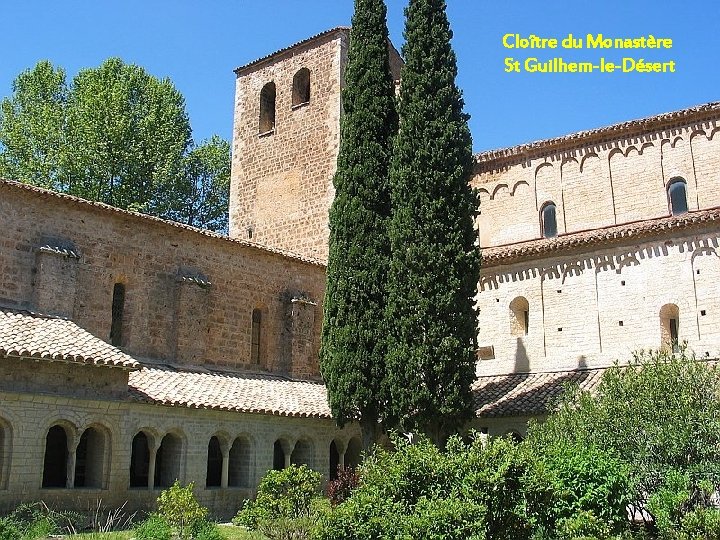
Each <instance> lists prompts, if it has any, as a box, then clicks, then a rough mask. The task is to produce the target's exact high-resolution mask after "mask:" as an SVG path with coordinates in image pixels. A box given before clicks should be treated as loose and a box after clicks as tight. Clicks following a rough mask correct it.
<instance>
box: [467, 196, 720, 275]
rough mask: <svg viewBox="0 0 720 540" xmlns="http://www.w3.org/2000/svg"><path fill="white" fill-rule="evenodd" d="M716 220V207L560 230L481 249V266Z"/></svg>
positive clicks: (718, 210)
mask: <svg viewBox="0 0 720 540" xmlns="http://www.w3.org/2000/svg"><path fill="white" fill-rule="evenodd" d="M716 221H720V206H715V207H712V208H704V209H702V210H694V211H691V212H687V213H685V214H682V215H679V216H662V217H657V218H650V219H645V220H639V221H630V222H627V223H619V224H616V225H608V226H606V227H599V228H595V229H585V230H582V231H575V232H571V233H564V234H562V235H559V236H556V237H554V238H534V239H532V240H524V241H522V242H514V243H511V244H503V245H500V246H489V247H484V248H481V252H482V262H483V266H484V267H488V266H497V265H500V264H508V263H511V262H516V261H518V260H521V259H525V258H529V257H532V258H537V257H538V256H542V255H545V254H551V253H555V252H558V251H562V250H565V249H567V248H579V247H582V246H585V245H589V244H595V243H599V242H618V241H624V240H627V239H628V238H642V237H649V236H653V235H655V234H661V233H662V232H664V231H667V230H668V229H688V228H694V227H700V226H702V225H704V224H706V223H709V222H716Z"/></svg>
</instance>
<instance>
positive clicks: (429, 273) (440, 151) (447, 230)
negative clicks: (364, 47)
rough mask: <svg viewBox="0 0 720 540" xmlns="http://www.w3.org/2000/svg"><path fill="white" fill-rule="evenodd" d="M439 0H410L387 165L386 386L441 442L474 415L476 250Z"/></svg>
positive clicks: (409, 420) (464, 146) (468, 153)
mask: <svg viewBox="0 0 720 540" xmlns="http://www.w3.org/2000/svg"><path fill="white" fill-rule="evenodd" d="M445 8H446V4H445V1H444V0H410V3H409V5H408V7H407V8H406V10H405V17H406V23H405V24H406V26H405V45H404V46H403V56H404V59H405V66H404V68H403V70H402V74H401V79H402V83H401V85H400V101H399V105H398V113H399V116H400V125H399V131H398V135H397V139H396V141H395V150H394V157H393V161H392V166H391V173H390V179H391V186H392V208H393V216H392V220H391V225H390V241H391V247H392V262H391V267H390V273H389V285H388V289H389V297H388V309H387V314H388V320H389V321H392V324H393V326H392V332H391V337H390V340H389V351H388V357H387V384H388V388H389V392H390V395H391V399H392V410H393V412H394V415H395V417H396V419H397V420H398V421H400V424H401V425H402V427H403V428H404V429H408V430H417V431H421V432H424V433H426V434H427V435H428V436H429V437H430V438H431V439H432V440H433V441H434V442H436V443H438V444H443V443H444V441H445V439H446V438H447V436H448V435H450V434H452V433H453V432H455V431H456V430H457V429H458V428H460V427H461V426H462V425H463V424H464V423H465V422H467V421H468V420H469V419H470V418H472V416H473V406H472V394H471V389H470V387H471V384H472V382H473V380H474V378H475V350H476V346H477V317H476V310H475V307H474V305H475V303H474V296H475V292H476V287H477V283H478V279H479V271H480V257H479V253H478V251H477V249H476V246H475V241H476V236H477V233H476V231H475V228H474V225H473V218H474V216H475V215H476V213H477V208H478V200H477V195H476V193H475V191H474V190H473V189H471V188H470V186H469V184H468V181H469V179H470V174H471V170H472V140H471V137H470V131H469V129H468V125H467V119H468V116H467V115H466V114H464V113H463V99H462V95H461V92H460V90H459V89H458V87H457V86H456V84H455V76H456V74H457V66H456V60H455V53H454V52H453V50H452V47H451V46H450V39H451V38H452V32H451V30H450V25H449V23H448V19H447V14H446V11H445Z"/></svg>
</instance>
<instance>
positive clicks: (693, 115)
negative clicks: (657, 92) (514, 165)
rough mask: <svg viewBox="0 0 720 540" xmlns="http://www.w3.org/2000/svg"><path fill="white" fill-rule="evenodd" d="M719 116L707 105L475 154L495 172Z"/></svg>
mask: <svg viewBox="0 0 720 540" xmlns="http://www.w3.org/2000/svg"><path fill="white" fill-rule="evenodd" d="M719 116H720V102H711V103H704V104H702V105H698V106H696V107H689V108H687V109H681V110H679V111H672V112H669V113H663V114H658V115H655V116H649V117H647V118H640V119H637V120H629V121H627V122H621V123H619V124H613V125H610V126H604V127H601V128H597V129H591V130H587V131H579V132H577V133H570V134H568V135H563V136H561V137H555V138H552V139H544V140H540V141H535V142H531V143H526V144H520V145H518V146H511V147H509V148H499V149H496V150H488V151H487V152H480V153H479V154H476V155H475V162H476V164H477V166H478V168H479V169H480V170H494V169H495V168H497V167H498V166H500V165H503V164H506V163H508V162H518V161H523V160H530V159H533V158H537V157H541V156H544V155H548V154H552V153H556V152H560V151H568V150H571V149H573V148H581V147H585V146H591V145H596V144H600V143H603V142H607V141H611V140H619V139H623V138H628V137H633V136H637V135H641V134H644V133H651V132H654V131H659V130H661V129H668V128H673V127H679V126H681V125H685V124H688V123H691V122H701V121H704V120H707V119H709V118H717V117H719Z"/></svg>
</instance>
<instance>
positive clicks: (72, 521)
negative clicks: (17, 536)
mask: <svg viewBox="0 0 720 540" xmlns="http://www.w3.org/2000/svg"><path fill="white" fill-rule="evenodd" d="M8 519H10V520H11V521H12V522H13V523H14V524H15V526H16V527H17V528H19V529H20V531H21V534H22V536H23V538H30V539H31V538H45V537H47V536H50V535H52V534H73V533H75V532H77V529H78V528H79V524H80V523H82V521H83V517H82V516H81V515H80V514H78V513H77V512H71V511H58V510H53V509H52V508H50V507H49V506H48V505H47V504H45V503H44V502H42V501H40V502H35V503H23V504H21V505H19V506H18V507H17V508H16V509H15V510H13V512H12V513H11V514H10V515H9V516H8Z"/></svg>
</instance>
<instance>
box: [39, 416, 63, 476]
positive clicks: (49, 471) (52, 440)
mask: <svg viewBox="0 0 720 540" xmlns="http://www.w3.org/2000/svg"><path fill="white" fill-rule="evenodd" d="M67 462H68V438H67V433H65V429H64V428H63V427H62V426H52V427H51V428H50V429H49V430H48V432H47V436H46V437H45V459H44V460H43V477H42V487H44V488H64V487H67Z"/></svg>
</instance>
